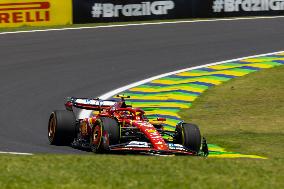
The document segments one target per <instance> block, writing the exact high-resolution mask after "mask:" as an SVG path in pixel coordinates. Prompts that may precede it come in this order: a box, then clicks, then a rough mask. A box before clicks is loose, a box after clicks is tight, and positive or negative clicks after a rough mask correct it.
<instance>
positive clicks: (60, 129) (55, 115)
mask: <svg viewBox="0 0 284 189" xmlns="http://www.w3.org/2000/svg"><path fill="white" fill-rule="evenodd" d="M75 136H76V118H75V115H74V113H73V112H71V111H67V110H57V111H54V112H52V113H51V115H50V118H49V122H48V139H49V142H50V144H52V145H70V144H71V142H72V141H73V140H74V138H75Z"/></svg>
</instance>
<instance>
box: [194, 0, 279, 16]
mask: <svg viewBox="0 0 284 189" xmlns="http://www.w3.org/2000/svg"><path fill="white" fill-rule="evenodd" d="M192 1H195V3H194V8H195V9H196V10H197V11H196V12H195V14H194V17H203V18H210V17H214V18H216V17H240V16H276V15H284V0H192Z"/></svg>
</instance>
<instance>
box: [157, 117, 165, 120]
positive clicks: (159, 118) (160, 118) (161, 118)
mask: <svg viewBox="0 0 284 189" xmlns="http://www.w3.org/2000/svg"><path fill="white" fill-rule="evenodd" d="M166 120H167V119H166V118H163V117H158V118H157V121H166Z"/></svg>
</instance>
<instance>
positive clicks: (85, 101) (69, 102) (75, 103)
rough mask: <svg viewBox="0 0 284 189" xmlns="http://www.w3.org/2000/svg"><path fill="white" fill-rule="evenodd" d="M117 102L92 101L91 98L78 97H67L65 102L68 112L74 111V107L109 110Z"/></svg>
mask: <svg viewBox="0 0 284 189" xmlns="http://www.w3.org/2000/svg"><path fill="white" fill-rule="evenodd" d="M116 103H117V102H116V101H111V100H100V99H98V98H96V99H90V98H76V97H67V98H66V102H65V107H66V109H67V110H70V111H72V110H73V107H76V108H79V109H86V110H98V111H100V110H101V109H103V108H109V107H111V106H114V105H115V104H116Z"/></svg>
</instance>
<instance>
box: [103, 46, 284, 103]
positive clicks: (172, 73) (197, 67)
mask: <svg viewBox="0 0 284 189" xmlns="http://www.w3.org/2000/svg"><path fill="white" fill-rule="evenodd" d="M278 53H284V51H277V52H272V53H266V54H259V55H253V56H247V57H242V58H237V59H231V60H225V61H221V62H215V63H210V64H205V65H202V66H195V67H190V68H185V69H181V70H177V71H173V72H168V73H164V74H161V75H157V76H154V77H151V78H148V79H144V80H141V81H138V82H135V83H132V84H129V85H125V86H123V87H120V88H118V89H115V90H112V91H110V92H108V93H105V94H103V95H101V96H100V97H99V98H100V99H103V100H105V99H108V98H111V97H113V96H115V95H117V94H119V93H121V92H123V91H126V90H128V89H130V88H133V87H137V86H138V85H142V84H145V83H148V82H150V81H153V80H155V79H160V78H162V77H167V76H170V75H174V74H177V73H181V72H186V71H189V70H194V69H199V68H204V67H207V66H214V65H218V64H224V63H228V62H233V61H239V60H243V59H247V58H256V57H260V56H268V55H274V54H278Z"/></svg>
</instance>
